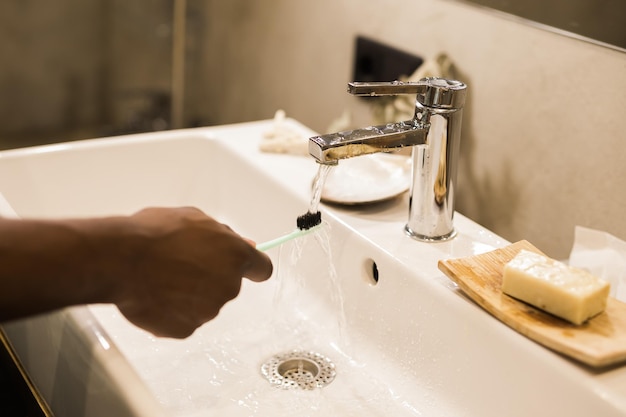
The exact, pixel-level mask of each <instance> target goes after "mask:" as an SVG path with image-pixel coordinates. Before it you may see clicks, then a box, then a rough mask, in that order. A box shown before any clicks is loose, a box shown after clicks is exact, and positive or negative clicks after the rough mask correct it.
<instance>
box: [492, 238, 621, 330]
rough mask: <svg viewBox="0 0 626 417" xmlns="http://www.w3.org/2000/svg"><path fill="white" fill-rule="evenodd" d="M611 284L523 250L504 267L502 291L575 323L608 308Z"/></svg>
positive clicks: (581, 270)
mask: <svg viewBox="0 0 626 417" xmlns="http://www.w3.org/2000/svg"><path fill="white" fill-rule="evenodd" d="M609 290H610V284H609V283H608V282H606V281H604V280H602V279H600V278H597V277H595V276H593V275H592V274H590V273H589V272H587V271H585V270H583V269H579V268H574V267H571V266H569V265H566V264H564V263H562V262H559V261H555V260H554V259H550V258H547V257H545V256H542V255H539V254H538V253H535V252H530V251H527V250H521V251H520V252H519V253H518V254H517V256H515V258H513V259H512V260H511V261H510V262H508V263H507V264H506V265H505V266H504V273H503V277H502V292H504V293H505V294H508V295H510V296H511V297H514V298H517V299H519V300H521V301H524V302H526V303H528V304H531V305H533V306H535V307H537V308H539V309H541V310H544V311H546V312H548V313H551V314H554V315H555V316H558V317H561V318H563V319H565V320H567V321H569V322H571V323H574V324H582V323H584V322H585V321H586V320H588V319H589V318H591V317H593V316H595V315H597V314H599V313H601V312H602V311H604V309H605V308H606V302H607V298H608V296H609Z"/></svg>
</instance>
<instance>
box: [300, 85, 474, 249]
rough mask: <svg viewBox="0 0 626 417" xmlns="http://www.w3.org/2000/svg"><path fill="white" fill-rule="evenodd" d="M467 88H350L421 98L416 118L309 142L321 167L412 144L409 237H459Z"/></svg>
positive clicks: (350, 88) (352, 91)
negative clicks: (457, 196) (456, 220)
mask: <svg viewBox="0 0 626 417" xmlns="http://www.w3.org/2000/svg"><path fill="white" fill-rule="evenodd" d="M466 89H467V88H466V86H465V84H463V83H462V82H460V81H454V80H446V79H442V78H423V79H421V80H420V81H417V82H400V81H394V82H376V83H360V82H354V83H350V84H348V92H349V93H350V94H353V95H359V96H383V95H398V94H417V98H416V100H415V116H413V119H411V120H408V121H404V122H397V123H390V124H386V125H380V126H372V127H366V128H364V129H357V130H351V131H345V132H339V133H331V134H328V135H322V136H314V137H312V138H310V139H309V153H310V154H311V156H312V157H313V158H315V160H316V161H317V162H318V163H320V164H337V163H338V161H339V160H340V159H345V158H352V157H355V156H360V155H367V154H371V153H376V152H389V151H391V150H393V149H398V148H403V147H407V146H412V147H413V151H412V158H413V173H412V175H413V180H412V183H411V190H410V197H409V220H408V222H407V224H406V226H405V231H406V233H407V234H408V235H409V236H411V237H413V238H415V239H418V240H422V241H428V242H437V241H443V240H447V239H450V238H452V237H454V235H455V230H454V224H453V221H452V220H453V217H454V191H455V186H456V171H457V161H458V154H459V141H460V137H461V119H462V114H463V104H464V103H465V92H466Z"/></svg>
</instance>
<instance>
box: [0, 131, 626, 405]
mask: <svg viewBox="0 0 626 417" xmlns="http://www.w3.org/2000/svg"><path fill="white" fill-rule="evenodd" d="M288 123H289V124H290V126H291V127H292V128H293V129H295V130H297V131H299V132H301V133H302V135H303V136H304V137H308V136H312V135H313V134H314V132H311V131H310V130H308V129H307V128H305V127H304V126H302V125H300V124H298V123H297V122H295V121H293V120H290V121H288ZM271 127H272V121H262V122H254V123H245V124H238V125H231V126H220V127H213V128H201V129H191V130H180V131H172V132H161V133H151V134H145V135H133V136H127V137H120V138H110V139H100V140H90V141H81V142H74V143H67V144H59V145H52V146H44V147H36V148H26V149H22V150H14V151H5V152H1V153H0V192H2V194H3V195H4V198H5V199H6V200H7V202H8V203H9V204H10V206H11V207H12V209H13V210H14V211H15V212H16V213H17V215H19V216H22V217H31V216H37V217H57V216H96V215H110V214H130V213H132V212H135V211H137V210H139V209H141V208H143V207H145V206H155V205H159V206H181V205H192V206H197V207H199V208H201V209H202V210H204V211H205V212H207V213H208V214H210V215H211V216H213V217H215V218H218V219H220V220H222V221H223V222H225V223H227V224H229V225H230V226H231V227H233V228H234V229H235V230H236V231H238V232H240V233H241V234H242V235H244V236H248V237H250V238H252V239H254V240H256V241H258V242H262V241H265V240H268V239H271V238H274V237H276V236H278V235H280V234H283V233H286V232H289V231H291V230H293V228H294V227H295V219H296V217H297V216H298V215H300V214H302V213H304V212H305V211H306V210H307V208H308V204H309V199H310V187H311V180H312V178H313V177H314V176H315V173H316V171H317V166H316V164H315V163H314V162H313V161H312V159H309V158H306V157H300V156H289V155H277V154H267V153H261V152H259V151H258V144H259V142H260V140H261V138H262V135H263V133H264V132H265V131H266V130H269V129H271ZM406 200H407V198H406V197H400V198H397V199H395V200H392V201H388V202H385V203H381V204H378V205H374V206H369V207H360V208H350V209H345V208H339V207H330V206H329V207H322V212H323V219H324V227H322V228H321V229H320V231H318V232H316V233H314V234H310V235H307V236H305V237H303V238H301V239H299V240H297V241H293V242H290V243H288V244H285V245H283V246H282V247H281V248H275V249H272V250H271V251H270V252H269V254H270V256H272V259H273V262H274V265H275V273H274V276H273V277H272V278H271V279H270V280H268V281H266V282H264V283H252V282H248V281H244V285H243V287H242V291H241V294H240V295H239V297H238V298H236V299H235V300H233V301H231V302H230V303H228V304H227V305H226V306H225V307H224V308H223V309H222V311H221V312H220V314H219V316H218V317H217V318H216V319H215V320H213V321H211V322H209V323H206V324H205V325H204V326H202V327H201V328H199V329H198V330H197V331H196V332H195V333H194V334H193V335H192V336H191V337H189V338H187V339H184V340H173V339H166V338H155V337H153V336H152V335H150V334H149V333H147V332H145V331H143V330H141V329H138V328H137V327H135V326H133V325H132V324H130V323H128V322H127V321H126V320H125V319H124V318H123V317H122V316H121V315H120V313H119V312H118V311H117V309H116V307H114V306H111V305H90V306H81V307H74V308H69V309H65V310H63V311H59V312H55V313H52V314H47V315H43V316H38V317H35V318H30V319H26V320H21V321H16V322H12V323H6V324H5V325H4V326H3V329H4V331H5V333H6V334H7V336H8V338H9V340H10V342H11V344H12V346H13V349H14V350H15V352H16V354H17V355H18V357H19V359H20V361H21V362H22V364H23V365H24V367H25V369H26V370H27V372H28V374H29V376H30V378H31V379H32V380H33V383H34V384H35V386H36V387H37V389H38V391H39V393H40V394H41V396H42V397H43V398H44V399H45V401H46V402H47V403H48V404H49V406H50V408H51V409H52V410H53V411H54V413H55V414H56V415H59V416H61V415H63V416H111V415H115V416H214V415H228V416H283V415H284V416H287V415H289V416H291V415H294V414H295V413H297V414H298V415H303V416H328V415H333V416H360V417H366V416H390V415H392V416H398V417H399V416H481V417H484V416H502V415H506V416H530V415H532V416H554V415H568V416H589V415H602V416H618V415H625V414H626V368H620V367H616V368H611V369H602V370H592V369H590V368H587V367H585V366H582V365H580V364H578V363H576V362H574V361H571V360H569V359H567V358H564V357H562V356H560V355H558V354H556V353H554V352H552V351H550V350H548V349H545V348H543V347H541V346H539V345H537V344H535V343H533V342H532V341H530V340H528V339H526V338H524V337H523V336H521V335H520V334H518V333H516V332H515V331H513V330H511V329H509V328H508V327H506V326H505V325H503V324H502V323H500V322H499V321H497V320H496V319H494V318H493V317H491V316H490V315H489V314H487V313H486V312H485V311H483V310H482V309H480V307H478V306H477V305H475V304H474V303H472V302H471V301H470V300H468V299H467V298H466V297H464V296H463V294H462V293H461V292H460V291H459V290H458V289H457V288H456V286H455V285H454V284H453V283H452V282H451V281H449V280H448V279H447V278H446V277H445V276H443V274H442V273H441V272H439V270H438V269H437V261H438V260H440V259H444V258H450V257H462V256H469V255H474V254H478V253H482V252H485V251H487V250H490V249H494V248H497V247H501V246H503V245H506V244H507V243H508V242H506V241H505V240H503V239H501V238H500V237H498V236H496V235H495V234H493V233H491V232H490V231H489V230H486V229H484V228H483V227H481V226H480V225H477V224H476V223H474V222H472V221H470V220H468V219H467V218H465V217H463V216H462V215H460V214H458V213H457V215H456V217H455V223H456V226H457V229H458V236H457V237H456V238H455V239H453V240H451V241H449V242H443V243H437V244H429V243H422V242H417V241H414V240H412V239H410V238H409V237H407V236H405V235H404V233H403V227H404V222H405V221H406V215H407V211H408V209H407V204H408V202H407V201H406ZM3 207H4V208H3ZM0 210H5V214H8V213H6V211H8V208H6V207H5V206H3V205H0ZM294 375H295V377H294ZM311 378H313V380H311ZM294 381H295V382H294Z"/></svg>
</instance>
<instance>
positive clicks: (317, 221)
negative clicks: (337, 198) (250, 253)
mask: <svg viewBox="0 0 626 417" xmlns="http://www.w3.org/2000/svg"><path fill="white" fill-rule="evenodd" d="M297 225H298V228H297V229H296V230H294V231H293V232H291V233H287V234H286V235H283V236H280V237H277V238H276V239H272V240H268V241H267V242H263V243H259V244H258V245H256V248H257V250H260V251H262V252H264V251H266V250H268V249H271V248H274V247H276V246H278V245H282V244H283V243H286V242H289V241H290V240H293V239H296V238H299V237H301V236H304V235H308V234H309V233H311V232H313V231H315V230H317V229H319V228H320V227H322V214H321V213H320V212H319V211H318V212H316V213H311V212H310V211H309V212H307V213H305V214H303V215H302V216H298V220H297Z"/></svg>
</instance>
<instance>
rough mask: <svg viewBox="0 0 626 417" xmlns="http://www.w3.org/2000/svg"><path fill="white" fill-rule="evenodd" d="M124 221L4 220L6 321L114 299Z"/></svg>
mask: <svg viewBox="0 0 626 417" xmlns="http://www.w3.org/2000/svg"><path fill="white" fill-rule="evenodd" d="M123 227H126V226H125V223H124V221H123V220H122V218H108V219H95V220H94V219H89V220H87V219H86V220H58V221H52V220H49V221H48V220H8V219H0V322H1V321H5V320H10V319H14V318H19V317H24V316H28V315H33V314H38V313H42V312H46V311H50V310H55V309H58V308H61V307H65V306H70V305H77V304H85V303H98V302H108V301H111V298H112V296H113V291H114V288H113V283H112V282H111V279H110V277H111V276H112V273H113V271H114V269H115V268H116V266H117V265H116V264H115V263H111V261H110V260H111V259H115V260H116V262H120V261H122V262H123V259H124V257H123V256H122V257H121V258H120V256H119V255H118V256H117V257H116V256H109V255H112V254H111V253H110V252H111V251H116V252H120V253H123V248H121V247H120V246H119V243H118V242H117V241H115V239H114V238H113V237H112V236H113V235H114V233H112V231H113V230H114V229H116V228H123Z"/></svg>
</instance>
